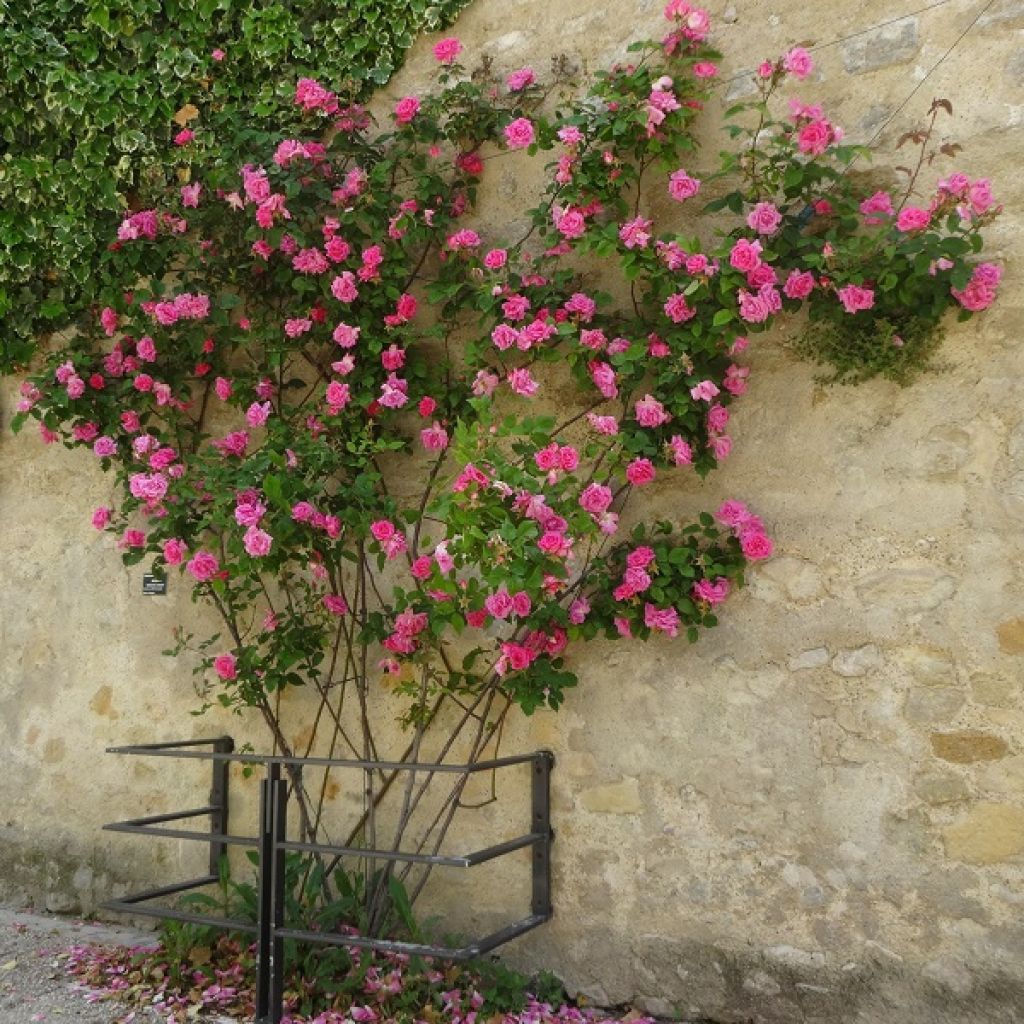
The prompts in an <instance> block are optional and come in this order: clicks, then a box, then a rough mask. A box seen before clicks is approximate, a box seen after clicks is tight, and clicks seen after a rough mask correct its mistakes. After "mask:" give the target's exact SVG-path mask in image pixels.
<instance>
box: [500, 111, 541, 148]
mask: <svg viewBox="0 0 1024 1024" xmlns="http://www.w3.org/2000/svg"><path fill="white" fill-rule="evenodd" d="M533 139H534V130H533V123H532V122H531V121H530V120H529V118H526V117H517V118H516V119H515V120H514V121H512V122H511V123H510V124H507V125H506V126H505V141H506V142H507V143H508V146H509V149H525V148H526V147H527V146H529V145H530V143H532V142H533Z"/></svg>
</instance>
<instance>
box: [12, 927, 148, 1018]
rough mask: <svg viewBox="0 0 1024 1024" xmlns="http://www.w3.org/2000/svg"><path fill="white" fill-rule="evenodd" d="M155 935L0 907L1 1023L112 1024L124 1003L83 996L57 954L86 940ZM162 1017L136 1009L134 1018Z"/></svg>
mask: <svg viewBox="0 0 1024 1024" xmlns="http://www.w3.org/2000/svg"><path fill="white" fill-rule="evenodd" d="M153 938H154V935H153V933H152V932H141V931H136V930H134V929H131V928H120V927H117V926H115V925H104V924H87V923H85V922H84V921H75V920H72V919H70V918H66V917H51V916H49V915H42V914H30V913H21V912H18V911H13V910H4V909H2V908H0V1024H35V1022H37V1021H38V1022H44V1024H114V1022H115V1021H117V1020H119V1019H120V1018H123V1017H124V1016H125V1010H124V1008H123V1007H119V1006H118V1005H116V1004H113V1003H89V1002H87V1001H86V998H85V994H84V993H83V992H81V991H79V990H76V989H75V987H74V986H73V985H72V984H71V981H70V979H69V978H68V975H67V974H66V973H65V971H64V967H63V965H62V964H61V963H59V962H58V960H57V956H58V954H60V953H62V952H65V951H66V950H67V949H68V948H69V947H70V946H74V945H79V944H84V943H99V944H102V945H130V946H137V945H144V944H147V943H150V942H152V941H153ZM162 1020H163V1018H161V1017H160V1016H158V1015H157V1014H154V1013H137V1014H136V1015H135V1021H134V1022H133V1024H151V1022H156V1021H162Z"/></svg>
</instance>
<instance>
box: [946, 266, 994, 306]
mask: <svg viewBox="0 0 1024 1024" xmlns="http://www.w3.org/2000/svg"><path fill="white" fill-rule="evenodd" d="M1002 276H1003V268H1002V267H1000V266H999V264H997V263H979V264H978V265H977V266H976V267H975V268H974V272H973V274H972V275H971V280H970V281H969V282H968V283H967V287H966V288H964V289H962V290H961V289H957V288H953V289H951V291H952V293H953V298H954V299H956V301H957V302H959V303H960V305H961V306H963V308H964V309H966V310H969V311H970V312H972V313H978V312H980V311H981V310H983V309H988V307H989V306H991V305H992V303H993V302H995V300H996V289H997V288H998V287H999V282H1000V280H1001V279H1002Z"/></svg>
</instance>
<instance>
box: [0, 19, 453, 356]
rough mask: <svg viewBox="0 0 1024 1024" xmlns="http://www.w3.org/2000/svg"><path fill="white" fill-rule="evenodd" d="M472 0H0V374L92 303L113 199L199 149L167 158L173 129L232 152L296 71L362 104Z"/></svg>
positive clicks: (280, 106)
mask: <svg viewBox="0 0 1024 1024" xmlns="http://www.w3.org/2000/svg"><path fill="white" fill-rule="evenodd" d="M467 2H468V0H436V2H433V3H428V2H427V0H307V2H299V0H262V2H260V3H258V4H257V3H253V4H242V3H237V2H232V0H109V2H108V0H33V2H32V3H17V2H12V3H8V2H7V0H0V36H2V38H3V40H4V46H3V52H2V54H0V109H2V110H3V114H2V116H0V320H2V323H3V332H2V337H3V344H2V349H0V372H4V371H10V370H11V369H13V368H16V367H17V366H19V365H22V364H24V363H25V362H26V361H27V360H28V359H29V357H30V356H31V353H32V351H33V349H34V346H35V341H36V338H37V337H38V336H40V335H43V336H45V335H48V334H50V333H51V332H54V331H57V330H59V329H61V328H63V327H66V326H68V325H69V324H72V323H75V322H76V319H77V317H78V316H79V315H80V314H81V313H82V312H83V311H84V310H85V309H86V308H87V307H88V306H89V304H90V303H91V302H94V301H95V300H96V296H97V294H98V292H99V291H100V290H101V288H102V286H103V285H104V284H105V283H107V282H105V280H104V278H103V275H102V273H101V272H98V271H97V267H98V266H99V263H100V257H101V255H102V253H103V251H104V250H105V249H106V248H107V245H108V243H109V241H110V237H111V232H112V230H113V227H114V226H116V224H117V222H118V220H119V219H120V217H121V215H123V212H124V210H125V209H133V208H137V207H138V204H139V203H140V202H141V201H143V199H144V197H145V196H146V195H147V194H152V193H153V192H154V191H155V190H156V189H158V188H162V187H163V186H164V185H165V184H166V183H167V181H168V180H173V178H174V177H175V174H176V170H177V167H178V161H175V160H174V159H173V158H174V156H181V157H182V158H183V159H184V161H185V162H186V163H187V162H188V161H189V158H190V157H192V156H194V155H195V154H194V153H192V152H190V150H194V149H195V148H196V147H195V146H189V147H184V148H183V149H182V150H180V151H178V152H177V153H172V154H171V156H170V158H169V157H168V143H169V142H170V140H171V139H172V138H173V137H174V136H175V135H176V134H177V133H178V132H179V131H181V130H182V128H184V127H186V126H187V127H189V128H190V129H191V130H194V131H195V132H196V134H197V136H199V142H198V145H199V147H200V148H202V149H203V150H204V151H205V159H206V161H207V162H209V161H212V162H220V161H230V160H234V158H235V157H237V155H238V154H239V153H242V152H245V151H247V150H248V149H249V148H250V147H251V145H252V143H253V142H254V141H255V140H258V139H259V138H260V136H261V132H260V125H261V123H263V122H265V121H266V120H267V119H270V120H273V121H274V123H275V124H277V125H280V124H282V123H287V121H288V119H289V118H291V117H293V108H292V105H291V103H292V92H291V88H290V86H291V84H292V83H294V81H295V79H297V78H299V77H302V76H304V75H308V76H310V77H317V78H320V79H322V80H324V81H326V82H328V83H329V84H330V85H331V87H332V88H333V89H335V90H336V91H337V92H338V94H339V96H340V97H343V98H344V99H346V100H358V99H360V98H362V97H364V96H365V95H367V94H368V93H369V92H371V91H372V90H373V89H374V88H375V87H377V86H379V85H382V84H383V83H385V82H387V81H388V79H389V78H390V77H391V75H392V74H393V73H394V72H395V70H396V69H397V68H398V67H399V65H400V64H401V61H402V57H403V55H404V53H405V51H406V50H407V49H408V48H409V46H411V45H412V42H413V40H414V39H415V37H416V35H417V34H418V33H420V32H423V31H435V30H437V29H440V28H443V27H444V26H445V25H446V24H447V23H449V22H450V21H451V19H452V18H453V17H454V16H455V14H456V13H457V12H458V11H459V10H460V9H461V8H462V7H464V6H465V4H466V3H467ZM215 53H217V54H218V55H219V54H223V57H222V59H220V60H218V59H216V57H215V56H214V54H215ZM283 83H289V85H288V86H286V85H284V84H283ZM229 111H230V114H229V113H228V112H229ZM239 111H244V112H245V113H246V115H247V116H246V117H244V118H242V119H240V118H239ZM175 118H177V123H176V121H175ZM181 173H182V174H183V175H185V174H188V170H187V168H185V169H182V171H181Z"/></svg>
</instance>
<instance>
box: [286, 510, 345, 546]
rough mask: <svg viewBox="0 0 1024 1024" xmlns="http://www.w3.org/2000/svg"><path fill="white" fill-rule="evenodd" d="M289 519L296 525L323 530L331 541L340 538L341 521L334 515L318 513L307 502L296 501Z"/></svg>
mask: <svg viewBox="0 0 1024 1024" xmlns="http://www.w3.org/2000/svg"><path fill="white" fill-rule="evenodd" d="M291 517H292V519H293V521H294V522H296V523H307V524H308V525H310V526H312V527H314V528H315V529H317V530H323V531H324V533H326V534H327V536H328V537H330V538H331V540H337V539H338V537H340V536H341V520H340V519H339V518H338V517H337V516H335V515H329V514H325V513H323V512H320V511H319V510H318V509H316V508H315V507H314V506H313V505H312V504H311V503H310V502H308V501H297V502H296V503H295V504H294V505H293V506H292V511H291Z"/></svg>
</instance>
